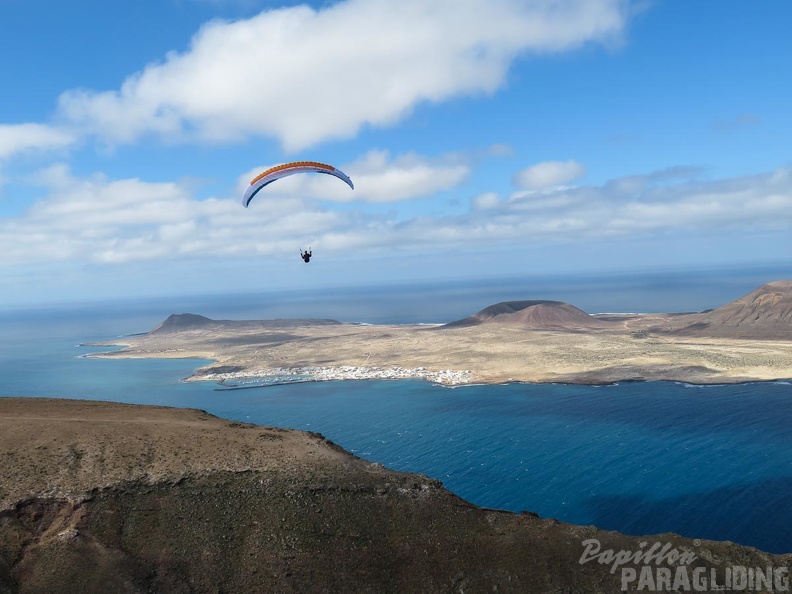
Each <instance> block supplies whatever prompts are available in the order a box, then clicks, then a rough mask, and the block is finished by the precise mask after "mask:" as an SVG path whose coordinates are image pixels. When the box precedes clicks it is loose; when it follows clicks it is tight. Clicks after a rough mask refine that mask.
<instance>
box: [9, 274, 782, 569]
mask: <svg viewBox="0 0 792 594" xmlns="http://www.w3.org/2000/svg"><path fill="white" fill-rule="evenodd" d="M713 278H714V277H713ZM777 278H778V277H777ZM585 280H586V279H584V280H581V279H580V278H575V279H566V280H565V279H551V281H552V282H549V283H546V284H545V285H542V282H541V279H540V280H536V279H532V280H530V281H514V280H511V281H508V280H504V281H503V283H502V285H498V284H497V283H491V284H490V285H488V287H481V286H479V287H476V288H471V287H469V286H467V285H465V284H462V283H460V284H458V285H444V286H443V287H431V286H415V287H401V288H399V289H394V288H378V289H366V290H363V289H357V290H346V291H344V290H340V289H339V290H338V291H336V292H329V293H327V292H326V293H323V294H322V295H310V294H306V293H304V292H302V293H286V292H284V293H269V294H265V293H263V294H260V295H214V296H191V297H180V298H176V297H174V298H168V299H149V300H130V301H126V302H113V303H109V302H108V303H89V304H71V305H66V304H61V305H58V304H52V305H48V306H38V307H35V308H15V309H6V310H4V311H0V335H1V336H2V337H3V338H2V341H0V396H27V397H59V398H84V399H92V400H111V401H117V402H130V403H141V404H158V405H166V406H176V407H187V408H198V409H203V410H206V411H208V412H210V413H212V414H215V415H218V416H221V417H224V418H227V419H231V420H237V421H246V422H252V423H258V424H263V425H275V426H281V427H290V428H296V429H307V430H311V431H318V432H320V433H322V434H323V435H325V436H326V437H328V438H329V439H331V440H333V441H334V442H336V443H338V444H339V445H341V446H343V447H344V448H346V449H348V450H349V451H351V452H353V453H355V454H356V455H358V456H361V457H363V458H366V459H368V460H371V461H374V462H380V463H382V464H384V465H385V466H388V467H390V468H393V469H396V470H403V471H409V472H417V473H422V474H426V475H429V476H431V477H433V478H436V479H439V480H440V481H442V482H443V484H444V485H445V486H446V487H447V488H448V489H450V490H451V491H453V492H454V493H456V494H457V495H459V496H460V497H463V498H464V499H466V500H468V501H471V502H472V503H475V504H477V505H480V506H484V507H491V508H499V509H508V510H512V511H523V510H526V511H531V512H536V513H538V514H539V515H540V516H542V517H552V518H557V519H559V520H562V521H565V522H572V523H576V524H593V525H596V526H599V527H601V528H604V529H609V530H618V531H620V532H624V533H627V534H632V535H639V534H647V535H648V534H657V533H662V532H668V531H670V532H676V533H679V534H682V535H684V536H688V537H691V538H704V539H714V540H731V541H734V542H738V543H740V544H745V545H750V546H755V547H757V548H760V549H762V550H765V551H769V552H774V553H789V552H792V528H790V526H792V500H790V499H789V496H788V495H789V493H790V491H792V382H788V381H779V382H762V383H749V384H740V385H718V386H706V387H700V386H691V385H687V384H681V383H674V382H625V383H620V384H616V385H611V386H598V387H596V386H571V385H560V384H545V385H532V384H509V385H501V386H463V387H457V388H447V387H441V386H435V385H431V384H427V383H424V382H421V381H415V380H408V381H402V380H399V381H347V382H309V383H299V384H291V385H283V386H268V387H263V388H254V389H244V390H217V388H218V387H219V386H217V385H216V384H213V383H208V382H200V383H192V382H191V383H185V382H182V381H181V379H182V378H184V377H186V376H189V375H190V374H191V372H192V370H193V369H194V368H195V367H198V366H200V365H203V364H204V363H206V362H205V361H201V360H106V359H91V358H85V357H83V355H85V354H87V353H89V352H96V351H97V350H99V349H98V348H96V347H84V346H79V345H80V344H82V343H85V342H91V341H96V340H108V339H112V338H114V337H117V336H120V335H124V334H132V333H137V332H145V331H147V330H149V329H151V328H152V327H153V326H155V325H156V324H157V323H159V322H160V321H162V320H163V319H164V318H166V317H167V316H168V315H169V314H171V313H183V312H190V313H199V314H203V315H207V316H209V317H213V318H216V319H261V318H277V317H320V318H334V319H339V320H341V321H357V322H368V323H418V322H427V323H437V322H447V321H451V320H453V319H458V318H462V317H465V316H466V315H469V314H470V313H473V312H475V311H477V310H478V309H481V308H483V307H485V306H487V305H490V304H492V303H495V302H497V301H503V300H509V299H521V298H552V299H558V300H562V301H567V302H570V303H572V304H573V305H576V306H578V307H581V308H583V309H585V310H586V311H589V312H591V313H596V312H597V311H680V310H687V311H691V310H697V309H704V308H706V307H714V306H717V305H720V304H722V303H725V302H727V301H730V300H732V299H734V298H736V297H739V296H741V295H742V294H745V293H747V292H749V291H750V290H752V289H754V288H756V287H758V286H759V285H760V284H762V282H766V281H769V280H775V278H767V279H766V280H764V281H759V282H753V279H751V278H750V277H746V278H744V279H743V281H742V282H744V283H746V285H745V286H742V285H740V284H739V281H738V280H737V275H734V274H730V275H724V280H723V282H722V283H720V284H717V283H713V282H712V279H711V278H710V279H707V278H701V277H700V276H698V277H695V278H694V277H690V278H687V279H684V278H683V279H680V278H679V277H676V281H675V283H674V284H673V287H674V290H671V289H668V291H667V296H668V298H666V292H665V291H664V290H659V289H658V288H657V287H659V286H665V285H662V282H663V279H662V278H660V279H658V278H656V277H646V278H641V277H629V278H627V277H625V278H624V279H622V282H621V285H617V286H616V289H618V290H617V291H615V292H614V279H613V278H609V279H602V280H601V283H598V279H591V278H590V279H588V281H587V282H588V286H587V287H588V288H586V282H585ZM606 281H607V282H606ZM521 283H522V284H521ZM685 283H689V284H690V285H689V286H688V287H687V288H688V289H689V291H688V297H687V301H686V300H685V297H684V288H685ZM697 283H698V284H697ZM749 283H750V284H749ZM680 287H682V288H680ZM608 291H610V294H611V296H612V297H613V295H614V293H615V294H616V296H617V299H613V298H612V299H611V302H610V303H608V302H607V297H608V294H607V293H608ZM575 296H577V297H578V298H577V299H575ZM705 300H706V301H707V303H700V302H702V301H705ZM614 301H618V302H617V303H614ZM671 302H673V304H676V305H678V306H681V307H674V306H671Z"/></svg>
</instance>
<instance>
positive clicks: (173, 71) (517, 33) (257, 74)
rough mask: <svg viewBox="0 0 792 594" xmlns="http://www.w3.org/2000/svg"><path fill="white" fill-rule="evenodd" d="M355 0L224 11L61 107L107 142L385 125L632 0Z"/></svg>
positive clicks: (615, 25) (561, 47)
mask: <svg viewBox="0 0 792 594" xmlns="http://www.w3.org/2000/svg"><path fill="white" fill-rule="evenodd" d="M397 8H398V9H396V8H394V4H393V2H392V1H390V0H345V1H342V2H338V3H336V4H333V5H331V6H328V7H325V8H322V9H320V10H313V9H311V8H309V7H307V6H296V7H291V8H281V9H277V10H270V11H266V12H262V13H260V14H259V15H257V16H255V17H252V18H249V19H244V20H238V21H233V22H228V21H219V20H218V21H213V22H210V23H208V24H207V25H205V26H204V27H203V28H202V29H201V30H200V31H199V32H198V33H197V34H196V35H195V37H194V38H193V40H192V44H191V46H190V48H189V49H188V50H187V51H185V52H182V53H175V52H174V53H171V54H168V55H167V56H166V58H165V59H164V61H162V62H161V63H156V64H150V65H149V66H147V67H146V68H145V69H144V70H143V71H141V72H139V73H137V74H135V75H133V76H130V77H129V78H127V80H126V81H125V82H124V83H123V85H122V86H121V88H120V89H119V90H112V91H105V92H95V91H90V90H75V91H70V92H67V93H64V94H63V95H62V96H61V97H60V101H59V111H60V117H62V118H63V119H64V120H65V121H68V122H71V123H72V124H75V125H77V126H79V127H80V128H82V129H83V131H84V132H88V133H93V134H97V135H99V136H100V137H102V138H105V139H106V140H107V141H109V142H128V141H132V140H135V139H137V138H138V137H139V136H140V135H142V134H147V133H149V134H150V133H153V134H159V135H163V136H165V137H168V138H170V139H173V138H179V137H180V136H190V137H192V136H195V137H198V138H201V139H204V140H208V141H226V140H233V139H240V138H244V137H248V136H253V135H262V136H272V137H275V138H278V139H279V140H280V141H281V142H282V144H283V145H284V147H285V148H286V149H287V150H289V151H294V150H299V149H301V148H304V147H308V146H311V145H314V144H316V143H318V142H321V141H323V140H326V139H332V138H348V137H351V136H353V135H355V134H356V133H357V132H358V130H359V129H360V128H361V127H362V126H366V125H374V126H386V125H391V124H393V123H394V122H396V121H398V120H400V119H401V118H403V117H404V116H405V115H406V114H408V113H409V112H410V110H411V109H413V108H414V107H415V106H416V105H417V104H420V103H422V102H442V101H447V100H449V99H451V98H454V97H460V96H465V95H471V94H480V93H493V92H494V91H496V90H497V89H498V88H499V87H501V86H502V85H503V84H504V81H505V77H506V73H507V71H508V69H509V66H510V64H511V63H512V62H513V61H514V60H515V59H517V58H518V57H519V56H520V55H522V54H525V53H547V52H561V51H568V50H572V49H575V48H578V47H580V46H581V45H583V44H585V43H588V42H598V43H609V42H612V41H613V40H614V39H618V37H619V35H620V34H621V33H622V32H623V30H624V27H625V22H626V19H627V18H628V6H627V3H626V2H625V1H624V0H541V1H534V2H525V1H524V0H434V1H432V2H427V1H425V0H401V1H400V2H399V3H398V7H397Z"/></svg>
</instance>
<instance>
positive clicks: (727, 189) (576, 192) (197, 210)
mask: <svg viewBox="0 0 792 594" xmlns="http://www.w3.org/2000/svg"><path fill="white" fill-rule="evenodd" d="M378 159H379V160H378ZM413 161H416V162H418V163H423V162H424V161H425V159H421V158H418V157H416V156H415V155H407V156H403V157H396V158H389V157H387V156H383V154H380V153H377V154H374V155H372V154H369V155H366V156H364V157H363V158H362V159H361V160H360V161H359V163H360V164H361V165H360V166H361V171H362V170H363V169H365V168H364V167H363V164H366V163H368V164H369V165H370V166H371V167H372V169H373V170H374V171H379V172H380V173H381V177H380V178H379V179H381V180H388V179H395V180H396V181H394V182H393V183H394V189H393V190H392V193H393V195H397V196H399V195H402V192H403V190H402V189H401V188H402V187H403V186H404V184H402V182H400V181H399V179H398V178H399V175H400V174H399V172H400V168H401V167H405V165H404V163H411V162H413ZM388 164H389V166H390V167H392V168H393V171H394V172H395V173H394V174H393V175H389V174H388V171H387V167H386V165H388ZM696 171H697V170H695V169H691V168H677V169H673V170H665V171H660V172H655V173H649V174H645V175H634V176H627V177H623V178H618V179H614V180H611V181H609V182H607V183H604V184H602V185H597V186H594V185H589V186H579V187H574V188H555V189H551V190H547V191H543V192H538V193H533V194H526V195H523V196H521V197H518V198H515V199H511V200H503V199H500V198H499V196H498V195H496V194H494V193H484V194H481V195H478V196H476V197H475V198H473V199H472V200H471V209H470V211H469V212H466V213H462V214H455V215H452V214H445V215H427V214H423V215H420V216H406V215H403V216H399V215H398V213H394V212H387V213H382V212H380V209H375V208H371V207H367V205H366V204H357V205H349V206H346V207H344V208H343V209H341V210H335V209H334V208H333V205H332V204H331V203H330V202H329V201H326V200H312V199H308V198H305V197H304V196H300V195H295V196H286V195H279V196H278V197H277V199H268V200H267V201H266V202H265V203H261V204H253V205H251V208H249V209H244V208H242V207H241V205H240V203H239V200H238V197H237V196H234V197H225V198H211V199H207V200H197V199H195V197H194V196H193V194H192V191H193V190H192V187H191V184H188V183H186V182H185V183H183V182H159V183H154V182H147V181H143V180H139V179H120V180H114V179H109V178H107V177H105V176H102V175H96V176H93V177H90V178H79V177H75V176H74V175H73V174H72V173H71V172H70V171H69V170H68V169H67V168H66V167H64V166H56V167H52V168H50V169H48V170H46V171H44V172H41V173H40V174H39V175H37V176H36V178H35V179H36V180H37V181H38V182H39V183H41V184H42V185H43V189H44V192H45V193H46V198H44V199H42V200H40V201H39V202H37V203H35V204H34V205H33V206H31V207H30V208H29V209H28V210H27V211H26V212H25V213H24V214H22V215H19V216H16V217H14V218H6V219H5V220H4V221H2V222H0V251H2V252H3V264H4V265H5V266H12V265H19V264H24V263H36V262H39V263H44V262H64V261H72V262H101V263H108V264H119V263H125V262H134V261H165V260H179V259H181V258H188V257H199V258H202V259H207V258H221V259H222V258H239V257H243V258H249V257H251V256H253V255H275V254H285V253H292V252H294V251H295V246H297V245H299V246H302V245H304V244H305V243H306V242H310V244H311V245H313V247H315V248H319V247H321V249H322V250H323V251H325V252H333V251H341V252H347V253H348V252H351V251H356V250H359V249H361V248H364V249H365V250H366V251H367V253H376V251H377V249H380V248H382V249H390V248H392V246H395V245H397V246H399V249H400V250H401V251H402V252H404V251H413V252H415V253H421V251H422V250H427V249H431V250H435V249H437V248H442V247H449V248H453V249H465V248H470V247H474V246H475V245H476V244H480V245H486V246H487V247H488V248H489V247H493V246H498V245H528V244H532V243H533V244H552V243H570V244H572V243H580V242H591V241H600V240H618V239H619V238H625V239H633V238H647V237H652V236H669V235H673V236H675V237H678V238H682V239H683V240H684V238H685V237H686V236H687V237H700V236H702V235H705V234H718V233H719V234H729V236H733V237H735V238H739V237H740V236H741V235H743V234H745V233H754V232H761V233H769V234H773V233H776V234H778V233H780V234H789V233H790V232H792V218H790V216H789V213H790V212H792V169H790V168H782V169H778V170H776V171H773V172H769V173H763V174H758V175H753V176H745V177H736V178H730V179H721V180H703V179H701V178H700V176H698V175H697V174H696V173H695V172H696ZM294 177H297V176H294ZM316 177H319V176H316ZM290 179H291V178H290ZM328 180H329V181H333V180H332V178H328ZM282 181H286V180H282ZM340 185H341V186H342V187H345V186H344V184H340ZM407 185H408V186H409V184H407ZM382 192H383V194H387V192H386V191H385V190H382Z"/></svg>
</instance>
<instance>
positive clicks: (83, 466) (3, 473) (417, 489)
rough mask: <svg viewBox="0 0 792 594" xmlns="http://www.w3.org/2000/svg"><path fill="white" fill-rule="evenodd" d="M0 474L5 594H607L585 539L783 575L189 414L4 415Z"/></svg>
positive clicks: (0, 569) (82, 409)
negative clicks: (495, 506)
mask: <svg viewBox="0 0 792 594" xmlns="http://www.w3.org/2000/svg"><path fill="white" fill-rule="evenodd" d="M0 460H4V461H5V463H4V464H2V465H0V592H1V593H3V594H6V593H10V594H16V593H21V592H48V593H55V594H57V593H61V592H63V593H67V592H68V593H72V592H84V593H92V592H97V593H99V592H101V593H106V592H118V593H121V592H123V593H137V592H140V593H144V592H195V593H201V592H238V593H241V594H244V593H247V592H251V593H253V592H256V593H259V592H425V593H427V594H431V593H435V592H437V593H440V592H494V591H497V592H519V593H521V594H531V593H537V594H538V593H546V592H570V593H571V592H586V593H592V594H596V593H605V592H619V591H621V590H622V589H623V586H622V583H621V579H622V578H621V575H620V574H621V571H616V572H614V571H611V568H610V565H611V563H610V562H608V563H607V564H603V562H602V560H601V559H600V560H599V562H598V559H596V558H589V561H588V562H585V563H583V562H581V560H580V559H581V554H582V553H583V551H584V541H585V540H586V539H596V540H598V541H599V542H600V543H601V548H602V550H603V551H604V553H603V554H608V552H612V551H639V550H641V548H642V547H643V546H644V545H645V543H646V542H647V541H654V542H657V543H658V545H660V544H663V543H668V547H673V548H671V551H672V552H674V553H675V554H676V553H679V552H681V551H695V557H693V561H691V562H690V564H689V567H688V566H687V565H685V564H683V563H681V562H680V563H679V564H677V563H675V562H671V557H670V555H668V556H665V557H662V556H661V557H660V558H658V559H657V560H656V561H655V562H654V563H653V564H652V565H651V567H652V569H658V570H659V569H660V568H661V567H662V569H663V571H666V572H668V575H676V574H675V573H674V572H675V571H677V570H679V569H680V568H682V569H685V570H686V571H689V573H688V576H689V577H688V579H689V580H692V579H693V576H695V575H696V574H697V573H699V572H704V574H703V575H706V576H709V575H710V574H711V572H712V571H717V573H718V575H719V576H723V575H724V571H725V568H726V567H731V566H733V565H742V566H747V567H763V568H764V567H768V566H773V567H786V566H787V565H789V563H790V562H792V557H790V556H789V555H787V556H774V555H768V554H765V553H762V552H760V551H757V550H756V549H753V548H749V547H743V546H739V545H736V544H733V543H728V542H723V543H721V542H712V541H699V540H696V541H693V540H691V539H688V538H683V537H680V536H677V535H674V534H663V535H659V536H655V537H651V538H647V537H630V536H625V535H622V534H618V533H616V532H613V531H603V530H599V529H597V528H595V527H594V526H573V525H570V524H564V523H561V522H557V521H555V520H551V519H542V518H539V517H537V516H536V515H535V514H530V513H522V514H513V513H509V512H503V511H497V510H491V509H482V508H480V507H476V506H475V505H472V504H470V503H468V502H466V501H464V500H462V499H460V498H459V497H457V496H455V495H453V494H452V493H450V492H449V491H447V490H446V489H444V488H443V486H442V484H440V483H439V482H438V481H435V480H432V479H430V478H428V477H425V476H420V475H413V474H407V473H402V472H395V471H392V470H388V469H386V468H383V467H382V466H381V465H379V464H371V463H369V462H367V461H366V460H363V459H360V458H356V457H354V456H352V455H351V454H349V453H347V452H345V451H344V450H342V449H341V448H339V447H338V446H335V445H334V444H332V443H330V442H328V441H327V440H326V439H324V438H322V437H321V436H320V435H318V434H315V433H314V434H312V433H303V432H300V431H293V430H285V429H273V428H266V427H258V426H255V425H250V424H246V423H235V422H229V421H225V420H223V419H219V418H217V417H213V416H211V415H208V414H206V413H204V412H201V411H195V410H183V409H170V408H164V407H155V406H134V405H128V404H112V403H103V402H89V401H77V400H49V399H43V398H0ZM641 543H643V544H641ZM647 550H648V549H647ZM663 550H667V549H665V548H664V549H663ZM663 559H665V561H664V560H663ZM647 566H648V565H647ZM627 567H631V568H636V569H637V570H639V571H640V570H641V565H639V564H638V563H630V564H629V565H627ZM696 568H701V569H696ZM694 570H695V573H694ZM658 579H659V578H658ZM652 583H654V582H652ZM721 583H722V582H721ZM633 587H634V584H633Z"/></svg>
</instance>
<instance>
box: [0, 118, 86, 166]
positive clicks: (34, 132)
mask: <svg viewBox="0 0 792 594" xmlns="http://www.w3.org/2000/svg"><path fill="white" fill-rule="evenodd" d="M75 141H76V138H75V136H74V135H73V134H71V133H70V132H67V131H65V130H62V129H59V128H53V127H51V126H46V125H44V124H6V125H2V124H0V159H4V158H8V157H10V156H12V155H14V154H16V153H20V152H23V151H31V150H45V149H53V148H63V147H66V146H69V145H71V144H73V143H74V142H75Z"/></svg>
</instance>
